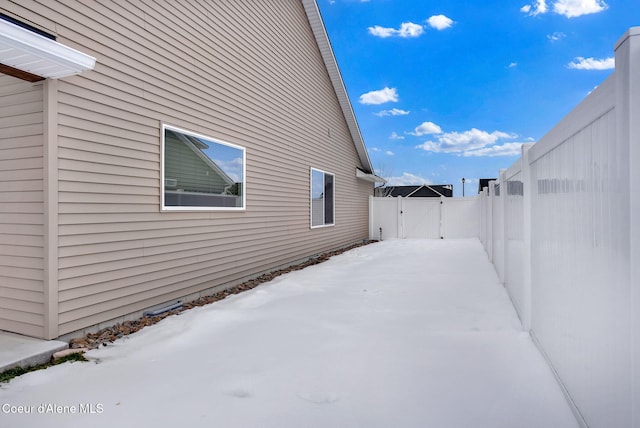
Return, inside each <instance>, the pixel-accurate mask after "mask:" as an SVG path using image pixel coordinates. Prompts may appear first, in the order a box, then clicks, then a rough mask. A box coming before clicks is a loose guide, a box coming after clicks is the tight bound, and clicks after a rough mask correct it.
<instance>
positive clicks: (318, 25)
mask: <svg viewBox="0 0 640 428" xmlns="http://www.w3.org/2000/svg"><path fill="white" fill-rule="evenodd" d="M302 5H303V6H304V10H305V12H306V14H307V18H308V20H309V24H310V25H311V30H312V31H313V35H314V36H315V39H316V43H317V44H318V47H319V48H320V54H321V55H322V59H323V60H324V64H325V67H326V68H327V72H328V73H329V78H330V79H331V83H332V84H333V88H334V90H335V93H336V96H337V97H338V102H339V103H340V107H341V109H342V114H343V115H344V118H345V120H346V122H347V126H348V127H349V132H350V133H351V138H352V139H353V142H354V144H355V146H356V151H357V152H358V157H359V158H360V162H361V163H362V168H363V169H364V170H365V171H366V172H368V173H373V166H372V165H371V159H370V158H369V153H368V152H367V147H366V146H365V144H364V140H363V138H362V134H361V133H360V127H359V126H358V121H357V120H356V115H355V113H354V112H353V107H352V106H351V101H350V100H349V95H348V94H347V90H346V88H345V86H344V81H343V80H342V75H341V74H340V69H339V68H338V63H337V61H336V58H335V55H334V54H333V49H332V48H331V42H330V41H329V36H328V35H327V31H326V29H325V27H324V23H323V21H322V16H321V14H320V9H318V4H317V3H316V0H302Z"/></svg>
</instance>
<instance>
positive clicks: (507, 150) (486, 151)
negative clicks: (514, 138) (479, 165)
mask: <svg viewBox="0 0 640 428" xmlns="http://www.w3.org/2000/svg"><path fill="white" fill-rule="evenodd" d="M521 146H522V143H505V144H502V145H495V146H491V147H485V148H483V149H478V150H469V151H466V152H464V153H463V154H462V156H464V157H469V156H487V157H494V156H520V154H521V153H522V151H521V148H520V147H521Z"/></svg>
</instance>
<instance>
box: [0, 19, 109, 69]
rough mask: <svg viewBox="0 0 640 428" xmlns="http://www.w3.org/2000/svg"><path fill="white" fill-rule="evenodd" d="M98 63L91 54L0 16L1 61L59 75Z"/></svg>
mask: <svg viewBox="0 0 640 428" xmlns="http://www.w3.org/2000/svg"><path fill="white" fill-rule="evenodd" d="M95 63H96V59H95V58H94V57H92V56H89V55H87V54H84V53H82V52H80V51H77V50H75V49H73V48H70V47H68V46H66V45H63V44H62V43H58V42H56V41H55V40H51V39H49V38H47V37H44V36H42V35H40V34H37V33H35V32H33V31H29V30H27V29H26V28H22V27H20V26H18V25H16V24H13V23H11V22H8V21H5V20H3V19H0V64H4V65H5V66H8V67H11V68H13V69H16V70H20V71H23V72H26V73H29V74H31V75H36V76H41V77H43V78H52V79H58V78H61V77H67V76H72V75H74V74H79V73H82V72H83V71H86V70H91V69H93V67H94V66H95ZM17 77H19V76H17Z"/></svg>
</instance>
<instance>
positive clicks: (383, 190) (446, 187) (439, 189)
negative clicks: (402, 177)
mask: <svg viewBox="0 0 640 428" xmlns="http://www.w3.org/2000/svg"><path fill="white" fill-rule="evenodd" d="M376 196H378V197H388V198H393V197H397V196H401V197H403V198H439V197H440V196H445V197H447V198H450V197H452V196H453V185H452V184H432V185H428V184H423V185H417V186H389V187H378V188H377V189H376Z"/></svg>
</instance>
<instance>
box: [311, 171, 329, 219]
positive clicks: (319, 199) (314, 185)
mask: <svg viewBox="0 0 640 428" xmlns="http://www.w3.org/2000/svg"><path fill="white" fill-rule="evenodd" d="M334 182H335V179H334V175H333V174H330V173H328V172H324V171H320V170H319V169H315V168H311V227H322V226H332V225H333V224H334V223H335V222H334V213H335V211H334V206H335V204H334Z"/></svg>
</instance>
